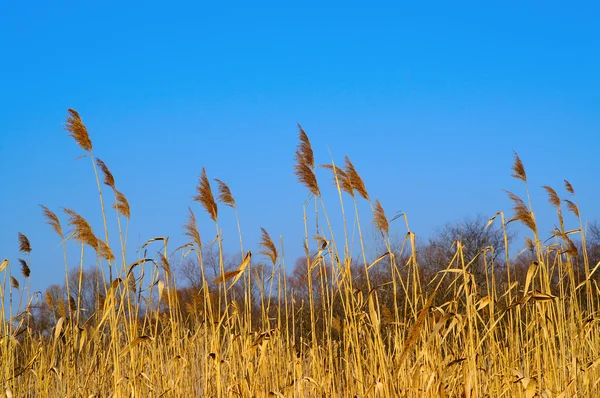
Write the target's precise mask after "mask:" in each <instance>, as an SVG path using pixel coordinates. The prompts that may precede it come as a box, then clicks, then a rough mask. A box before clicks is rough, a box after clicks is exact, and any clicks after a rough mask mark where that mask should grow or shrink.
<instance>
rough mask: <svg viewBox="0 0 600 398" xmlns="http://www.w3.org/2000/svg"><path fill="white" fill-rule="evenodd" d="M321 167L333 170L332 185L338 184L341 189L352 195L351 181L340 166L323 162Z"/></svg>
mask: <svg viewBox="0 0 600 398" xmlns="http://www.w3.org/2000/svg"><path fill="white" fill-rule="evenodd" d="M321 167H322V168H324V169H328V170H331V171H332V172H333V183H334V185H336V186H337V185H338V184H339V187H340V189H341V190H342V191H344V192H346V193H347V194H348V195H350V196H352V197H354V189H353V188H352V182H350V178H349V177H348V174H346V172H345V171H344V169H342V168H341V167H337V166H336V165H334V164H323V165H321Z"/></svg>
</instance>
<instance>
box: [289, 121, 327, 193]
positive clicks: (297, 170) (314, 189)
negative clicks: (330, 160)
mask: <svg viewBox="0 0 600 398" xmlns="http://www.w3.org/2000/svg"><path fill="white" fill-rule="evenodd" d="M298 129H299V130H300V133H299V135H298V138H299V139H300V143H298V146H297V147H296V155H295V159H296V166H295V167H294V174H295V175H296V176H297V177H298V181H300V183H301V184H302V185H304V186H305V187H306V188H308V190H309V191H310V192H311V193H312V194H313V195H315V196H320V195H321V191H320V190H319V184H318V183H317V177H316V175H315V158H314V154H313V150H312V147H311V145H310V141H309V139H308V136H307V135H306V133H305V132H304V130H303V129H302V126H300V124H298Z"/></svg>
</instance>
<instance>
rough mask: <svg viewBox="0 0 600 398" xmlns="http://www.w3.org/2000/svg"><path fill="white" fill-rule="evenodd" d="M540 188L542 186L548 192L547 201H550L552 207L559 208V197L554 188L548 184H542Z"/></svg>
mask: <svg viewBox="0 0 600 398" xmlns="http://www.w3.org/2000/svg"><path fill="white" fill-rule="evenodd" d="M542 188H544V189H545V190H546V192H547V193H548V202H550V203H551V204H552V205H553V206H554V207H556V208H559V207H560V198H559V197H558V195H557V194H556V191H555V190H554V189H552V187H549V186H548V185H543V186H542Z"/></svg>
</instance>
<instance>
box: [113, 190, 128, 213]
mask: <svg viewBox="0 0 600 398" xmlns="http://www.w3.org/2000/svg"><path fill="white" fill-rule="evenodd" d="M114 191H115V199H116V201H117V203H115V204H114V205H113V209H115V210H116V211H117V213H119V214H120V215H122V216H123V217H125V218H127V219H128V220H129V216H130V215H131V210H130V208H129V201H127V198H126V197H125V195H123V192H121V191H118V190H116V189H115V190H114Z"/></svg>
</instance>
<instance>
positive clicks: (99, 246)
mask: <svg viewBox="0 0 600 398" xmlns="http://www.w3.org/2000/svg"><path fill="white" fill-rule="evenodd" d="M96 253H98V256H99V257H101V258H103V259H105V260H108V261H113V260H114V259H115V256H114V254H113V252H112V250H111V249H110V247H109V246H108V245H107V244H106V243H105V242H104V241H102V240H100V239H98V240H96Z"/></svg>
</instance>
